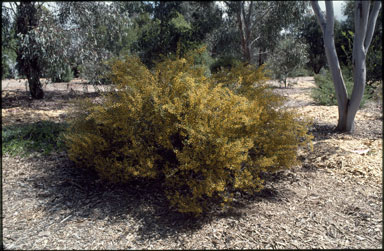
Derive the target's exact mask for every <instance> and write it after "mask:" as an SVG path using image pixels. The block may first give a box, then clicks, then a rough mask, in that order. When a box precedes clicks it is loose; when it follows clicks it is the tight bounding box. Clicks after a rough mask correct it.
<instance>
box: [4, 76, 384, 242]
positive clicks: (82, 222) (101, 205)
mask: <svg viewBox="0 0 384 251" xmlns="http://www.w3.org/2000/svg"><path fill="white" fill-rule="evenodd" d="M296 81H297V82H298V84H296V85H293V87H292V88H289V89H285V88H275V90H276V91H277V92H280V93H281V94H283V95H285V96H287V98H288V101H287V103H286V105H287V106H288V107H289V108H290V109H297V110H298V111H300V112H302V113H303V115H306V116H309V117H312V118H313V121H314V125H313V127H312V128H311V131H312V133H313V135H314V141H313V143H314V151H313V152H306V151H302V152H300V153H299V159H300V160H301V161H302V164H301V165H299V166H296V167H294V168H292V169H290V170H286V171H282V172H279V173H276V174H273V175H270V176H268V177H266V188H265V189H264V190H262V191H261V192H260V193H257V194H255V195H253V196H246V195H244V194H238V195H237V196H236V199H235V202H234V204H233V207H232V208H230V209H215V208H213V209H212V210H211V211H210V212H208V213H207V214H206V215H203V216H202V217H200V218H198V219H195V218H192V217H187V216H184V215H182V214H179V213H175V212H173V211H169V205H168V204H167V199H166V197H165V196H164V194H162V193H161V189H159V184H140V183H138V182H133V183H132V184H128V185H124V186H123V185H111V184H103V183H101V182H100V180H99V179H98V177H97V176H96V175H95V174H94V173H92V172H90V171H86V170H82V169H77V168H75V167H73V164H72V163H71V162H70V161H69V160H68V159H67V157H66V155H65V154H64V153H52V154H50V155H48V156H40V155H32V156H30V157H25V158H21V157H11V156H3V160H2V161H3V162H2V168H3V217H4V218H3V243H4V247H5V248H6V249H240V248H247V249H257V248H281V249H293V248H304V249H309V248H328V249H333V248H380V249H381V248H382V108H381V106H379V105H377V104H376V103H369V104H367V106H366V107H365V108H363V109H361V110H359V111H358V114H357V117H356V132H355V134H353V135H349V134H338V133H333V132H332V131H331V130H332V129H333V128H334V127H335V126H336V122H337V107H336V106H317V105H315V104H314V103H313V101H312V99H311V98H310V90H311V88H313V87H314V83H313V78H311V77H305V78H298V79H296ZM62 85H63V84H62ZM64 85H66V84H64ZM7 86H8V87H7ZM2 87H3V90H2V101H3V102H2V125H3V126H12V125H14V126H17V125H18V124H25V123H30V122H38V121H41V120H50V121H55V122H60V121H65V120H66V118H67V117H68V116H69V115H70V114H71V109H72V108H73V104H72V102H71V100H73V99H74V98H75V97H86V96H91V97H97V96H98V94H97V93H94V92H89V90H88V92H84V90H81V89H78V90H74V91H72V92H71V90H70V89H64V88H63V90H61V89H60V88H56V89H52V90H48V89H47V90H46V99H44V100H31V99H29V98H28V96H27V95H26V94H25V89H24V90H23V89H18V88H15V87H13V89H12V88H9V87H10V85H6V84H5V83H4V81H3V83H2ZM51 87H52V86H51ZM24 88H25V87H24Z"/></svg>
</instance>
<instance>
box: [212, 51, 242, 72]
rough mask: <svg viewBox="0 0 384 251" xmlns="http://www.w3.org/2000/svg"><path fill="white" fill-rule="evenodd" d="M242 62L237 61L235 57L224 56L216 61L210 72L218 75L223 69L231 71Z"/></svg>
mask: <svg viewBox="0 0 384 251" xmlns="http://www.w3.org/2000/svg"><path fill="white" fill-rule="evenodd" d="M239 64H240V61H239V60H237V59H236V58H235V57H234V56H229V55H227V56H223V57H220V58H218V59H216V61H215V62H213V63H212V64H211V66H210V70H211V72H212V73H217V72H218V71H220V70H221V69H227V70H228V69H231V68H232V67H234V66H236V65H239Z"/></svg>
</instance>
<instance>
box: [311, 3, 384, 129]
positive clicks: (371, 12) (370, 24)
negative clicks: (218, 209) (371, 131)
mask: <svg viewBox="0 0 384 251" xmlns="http://www.w3.org/2000/svg"><path fill="white" fill-rule="evenodd" d="M311 4H312V9H313V11H314V12H315V15H316V18H317V21H318V22H319V24H320V27H321V30H322V32H323V39H324V47H325V54H326V56H327V61H328V65H329V68H330V70H331V73H332V80H333V84H334V86H335V91H336V98H337V103H338V111H339V120H338V124H337V128H336V129H337V130H339V131H342V132H353V130H354V120H355V116H356V113H357V110H358V109H359V106H360V103H361V100H362V98H363V94H364V89H365V80H366V65H365V58H366V55H367V52H368V48H369V45H370V44H371V41H372V36H373V32H374V29H375V25H376V20H377V17H378V14H379V11H380V8H381V1H374V2H373V4H372V5H373V7H372V8H371V1H363V0H358V1H356V4H355V20H354V22H355V35H354V40H353V52H352V60H353V62H352V65H353V81H354V85H353V90H352V95H351V97H350V98H348V94H347V89H346V87H345V83H344V79H343V75H342V73H341V70H340V64H339V59H338V57H337V53H336V47H335V40H334V24H335V21H334V20H335V19H334V12H333V3H332V1H325V8H326V13H325V16H324V14H323V13H322V11H321V9H320V6H319V3H318V1H311Z"/></svg>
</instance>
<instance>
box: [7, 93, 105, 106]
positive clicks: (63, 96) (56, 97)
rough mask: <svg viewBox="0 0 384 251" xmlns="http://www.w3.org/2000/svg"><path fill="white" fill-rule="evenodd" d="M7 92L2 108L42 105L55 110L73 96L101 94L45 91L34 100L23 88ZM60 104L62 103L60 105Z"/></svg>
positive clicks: (96, 95) (85, 96)
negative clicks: (42, 95) (39, 97)
mask: <svg viewBox="0 0 384 251" xmlns="http://www.w3.org/2000/svg"><path fill="white" fill-rule="evenodd" d="M3 92H5V94H2V98H1V101H2V105H1V107H2V109H9V108H15V107H19V108H23V107H33V108H35V109H39V108H41V107H42V106H43V107H44V110H47V109H51V110H55V109H58V108H60V107H59V106H62V104H63V103H66V102H68V101H70V100H71V99H73V98H95V97H99V96H100V95H101V94H100V93H97V92H92V93H84V92H76V93H74V92H68V91H45V92H44V93H45V97H44V99H41V100H33V99H32V98H31V96H30V94H29V93H27V92H26V91H21V90H13V91H3ZM58 104H60V105H58Z"/></svg>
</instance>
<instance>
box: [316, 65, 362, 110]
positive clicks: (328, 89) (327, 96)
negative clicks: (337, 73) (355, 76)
mask: <svg viewBox="0 0 384 251" xmlns="http://www.w3.org/2000/svg"><path fill="white" fill-rule="evenodd" d="M342 72H343V76H344V83H345V86H346V88H347V93H348V96H350V95H351V94H352V89H353V80H352V78H351V76H350V74H349V73H348V69H342ZM314 78H315V84H316V86H317V88H314V89H312V98H313V99H314V100H315V102H316V103H317V104H319V105H327V106H331V105H337V98H336V92H335V87H334V85H333V81H332V76H331V73H330V72H329V71H327V70H324V71H322V72H321V74H316V75H315V76H314ZM368 93H369V90H368V88H366V89H365V92H364V96H363V99H362V101H361V103H360V107H363V106H364V104H365V102H366V101H367V100H368V99H369V98H370V95H369V94H368Z"/></svg>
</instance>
